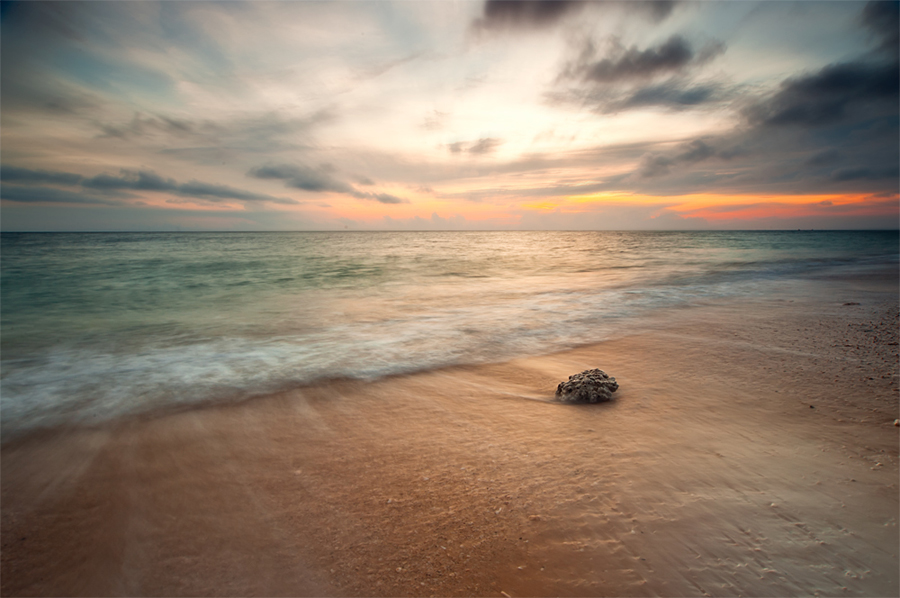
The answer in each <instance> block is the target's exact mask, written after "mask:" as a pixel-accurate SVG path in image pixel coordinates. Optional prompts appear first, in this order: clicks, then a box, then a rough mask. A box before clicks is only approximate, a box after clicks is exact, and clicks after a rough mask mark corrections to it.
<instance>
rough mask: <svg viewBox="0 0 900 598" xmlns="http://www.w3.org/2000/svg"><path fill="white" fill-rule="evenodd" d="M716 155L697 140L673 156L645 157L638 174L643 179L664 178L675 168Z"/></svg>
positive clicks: (683, 146)
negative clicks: (663, 176)
mask: <svg viewBox="0 0 900 598" xmlns="http://www.w3.org/2000/svg"><path fill="white" fill-rule="evenodd" d="M715 155H716V150H715V149H714V148H712V147H711V146H710V145H708V144H707V143H706V142H705V141H703V140H702V139H695V140H693V141H691V142H688V143H684V144H682V145H680V146H679V147H678V150H677V151H676V152H675V153H672V154H647V155H645V156H644V157H643V158H642V160H641V165H640V167H639V169H638V174H639V176H641V177H643V178H649V177H656V176H662V175H666V174H669V172H670V170H671V168H672V167H673V166H676V165H685V164H694V163H696V162H702V161H704V160H707V159H709V158H711V157H713V156H715Z"/></svg>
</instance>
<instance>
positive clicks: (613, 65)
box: [564, 35, 725, 84]
mask: <svg viewBox="0 0 900 598" xmlns="http://www.w3.org/2000/svg"><path fill="white" fill-rule="evenodd" d="M724 51H725V44H723V43H722V42H719V41H714V42H710V43H709V44H707V45H706V46H704V47H703V48H702V49H701V50H700V51H699V52H697V51H695V50H694V48H693V47H692V46H691V44H690V42H688V41H687V40H686V39H684V38H683V37H682V36H680V35H673V36H671V37H670V38H669V39H668V40H666V41H665V42H663V43H661V44H659V45H658V46H654V47H650V48H647V49H645V50H639V49H638V48H637V46H632V47H630V48H627V49H625V48H623V47H621V46H619V45H618V44H614V46H613V49H612V51H611V52H610V55H609V56H607V57H605V58H601V59H599V60H596V59H595V56H594V54H595V53H596V50H595V48H594V46H593V44H592V43H588V44H587V45H586V47H585V48H584V49H583V50H582V52H581V55H580V57H579V59H578V60H577V61H576V62H575V63H574V64H572V65H570V66H569V67H568V68H567V69H566V71H565V73H564V74H565V75H567V76H568V77H575V78H580V79H583V80H585V81H591V82H594V83H604V84H608V83H618V82H622V81H634V80H644V79H651V78H653V77H657V76H659V75H669V74H675V73H682V72H684V71H686V70H687V69H688V68H692V67H696V66H699V65H702V64H705V63H706V62H709V61H710V60H712V59H713V58H715V57H716V56H718V55H719V54H721V53H722V52H724Z"/></svg>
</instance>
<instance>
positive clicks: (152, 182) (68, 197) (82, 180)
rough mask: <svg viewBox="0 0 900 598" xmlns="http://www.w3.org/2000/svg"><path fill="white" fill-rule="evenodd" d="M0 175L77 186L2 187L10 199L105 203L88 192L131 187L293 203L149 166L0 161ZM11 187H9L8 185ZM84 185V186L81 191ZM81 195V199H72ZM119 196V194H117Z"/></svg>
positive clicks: (214, 197) (6, 180)
mask: <svg viewBox="0 0 900 598" xmlns="http://www.w3.org/2000/svg"><path fill="white" fill-rule="evenodd" d="M0 179H2V180H3V182H4V183H10V182H13V183H24V184H45V185H46V184H50V185H61V186H67V187H75V188H76V189H77V190H68V191H63V190H59V189H55V190H54V189H50V190H49V191H48V189H47V188H41V190H40V192H35V194H29V193H26V192H24V191H23V190H22V188H17V189H18V190H16V191H14V192H13V193H12V194H10V196H9V198H8V197H7V193H6V187H4V193H3V198H4V199H10V198H12V197H19V198H25V199H10V201H38V200H37V199H35V200H29V199H27V198H29V197H39V196H40V193H44V196H46V197H50V196H52V197H56V198H57V199H56V200H54V201H65V202H68V203H106V201H105V200H104V201H100V200H99V199H98V198H97V197H95V196H93V195H91V193H92V192H99V193H105V194H107V195H109V194H110V192H115V191H122V190H131V191H158V192H163V193H170V194H172V195H178V196H182V197H192V198H197V199H205V200H209V201H217V200H221V199H236V200H238V201H249V202H271V203H278V204H296V203H298V202H297V201H296V200H293V199H290V198H286V197H273V196H271V195H264V194H260V193H253V192H250V191H244V190H241V189H235V188H233V187H228V186H225V185H215V184H212V183H204V182H201V181H197V180H191V181H188V182H187V183H178V182H177V181H175V180H174V179H171V178H164V177H162V176H160V175H158V174H156V173H155V172H152V171H149V170H129V169H125V168H123V169H121V170H120V171H119V175H118V176H115V175H110V174H98V175H96V176H93V177H90V178H86V177H84V176H82V175H80V174H75V173H71V172H61V171H50V170H32V169H28V168H20V167H17V166H9V165H3V166H2V167H0ZM11 189H12V188H11ZM84 189H87V190H88V194H87V195H85V193H84V191H83V190H84ZM76 197H81V198H82V200H80V201H79V200H76V199H75V198H76ZM120 197H123V196H121V195H120Z"/></svg>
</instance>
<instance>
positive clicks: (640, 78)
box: [546, 35, 741, 114]
mask: <svg viewBox="0 0 900 598" xmlns="http://www.w3.org/2000/svg"><path fill="white" fill-rule="evenodd" d="M608 46H609V48H608V50H606V51H605V52H603V53H601V52H600V51H599V50H598V48H597V46H596V45H595V44H594V42H592V41H588V42H586V43H585V44H584V45H583V46H582V48H581V50H580V52H579V53H578V56H577V57H576V58H575V59H573V60H572V61H570V62H569V63H568V64H567V65H566V66H565V67H564V68H563V69H562V71H561V73H560V75H559V76H558V77H557V79H556V89H555V90H553V91H550V92H549V93H547V94H546V97H547V99H548V101H549V102H551V103H558V104H575V105H581V106H585V107H588V108H589V109H592V110H594V111H596V112H600V113H603V114H609V113H615V112H620V111H623V110H632V109H636V108H643V107H661V108H666V109H669V110H686V109H693V108H697V107H699V106H702V105H706V104H713V103H723V102H727V101H729V100H732V99H734V98H735V97H737V96H738V95H739V93H741V91H740V90H739V89H738V88H737V87H736V86H735V85H732V84H726V83H724V82H719V81H716V80H705V81H697V80H695V78H694V74H695V72H696V71H697V70H698V69H699V68H700V67H701V66H703V65H705V64H707V63H708V62H709V61H711V60H713V59H714V58H715V57H716V56H718V55H720V54H722V53H723V52H724V51H725V44H723V43H722V42H720V41H711V42H708V43H707V44H705V45H704V46H703V47H702V48H700V49H699V50H697V49H696V48H695V47H694V45H693V44H692V43H691V42H689V41H688V40H686V39H685V38H684V37H682V36H680V35H673V36H671V37H669V38H668V39H667V40H666V41H664V42H662V43H660V44H658V45H656V46H651V47H649V48H646V49H639V48H638V47H637V46H631V47H630V48H625V47H623V46H622V45H621V44H620V43H619V42H618V40H616V39H611V40H610V41H609V44H608Z"/></svg>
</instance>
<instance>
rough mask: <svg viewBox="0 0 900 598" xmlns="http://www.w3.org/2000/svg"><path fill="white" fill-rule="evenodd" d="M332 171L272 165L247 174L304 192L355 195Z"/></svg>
mask: <svg viewBox="0 0 900 598" xmlns="http://www.w3.org/2000/svg"><path fill="white" fill-rule="evenodd" d="M330 170H331V169H330V168H328V167H327V166H323V167H320V168H310V167H308V166H303V165H295V164H278V165H271V164H270V165H265V166H257V167H256V168H252V169H250V172H248V173H247V174H248V175H249V176H252V177H255V178H257V179H280V180H283V181H284V184H285V185H286V186H288V187H293V188H295V189H303V190H304V191H332V192H335V193H353V191H354V189H353V187H351V186H350V185H348V184H347V183H345V182H343V181H339V180H337V179H335V178H334V177H332V176H331V174H330V173H329V171H330Z"/></svg>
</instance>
